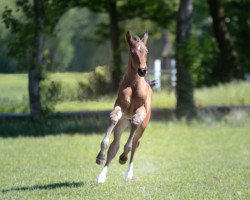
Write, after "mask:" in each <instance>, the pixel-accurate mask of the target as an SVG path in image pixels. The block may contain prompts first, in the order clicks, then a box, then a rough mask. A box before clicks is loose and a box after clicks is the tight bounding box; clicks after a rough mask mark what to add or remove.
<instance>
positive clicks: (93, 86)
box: [78, 66, 110, 99]
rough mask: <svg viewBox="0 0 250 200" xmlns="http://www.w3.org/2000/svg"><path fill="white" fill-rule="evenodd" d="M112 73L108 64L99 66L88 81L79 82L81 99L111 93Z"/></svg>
mask: <svg viewBox="0 0 250 200" xmlns="http://www.w3.org/2000/svg"><path fill="white" fill-rule="evenodd" d="M109 88H110V73H109V70H108V68H107V66H98V67H96V68H95V71H93V72H92V73H91V74H90V76H89V78H88V81H87V82H86V81H80V82H79V83H78V90H79V99H84V98H93V97H97V96H100V95H105V94H107V93H109Z"/></svg>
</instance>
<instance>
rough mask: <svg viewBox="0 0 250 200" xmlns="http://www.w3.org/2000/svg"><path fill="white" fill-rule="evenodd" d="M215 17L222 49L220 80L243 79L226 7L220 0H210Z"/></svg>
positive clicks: (219, 70)
mask: <svg viewBox="0 0 250 200" xmlns="http://www.w3.org/2000/svg"><path fill="white" fill-rule="evenodd" d="M208 4H209V8H210V14H211V16H212V18H213V29H214V36H215V38H216V40H217V43H218V45H219V49H220V62H219V66H218V69H217V72H216V73H217V76H218V80H219V81H221V82H228V81H231V80H232V79H243V73H242V70H241V67H240V63H239V60H238V56H237V52H236V51H235V48H234V45H233V42H232V40H231V37H230V34H229V31H228V29H227V26H226V23H225V14H224V9H223V7H222V6H221V4H220V1H219V0H208Z"/></svg>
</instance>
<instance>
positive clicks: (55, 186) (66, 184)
mask: <svg viewBox="0 0 250 200" xmlns="http://www.w3.org/2000/svg"><path fill="white" fill-rule="evenodd" d="M82 186H84V183H83V182H63V183H51V184H48V185H33V186H30V187H14V188H10V189H3V190H1V192H2V193H6V192H11V191H34V190H54V189H60V188H79V187H82Z"/></svg>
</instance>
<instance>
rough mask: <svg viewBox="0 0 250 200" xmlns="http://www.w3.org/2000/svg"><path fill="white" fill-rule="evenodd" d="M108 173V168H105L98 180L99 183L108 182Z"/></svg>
mask: <svg viewBox="0 0 250 200" xmlns="http://www.w3.org/2000/svg"><path fill="white" fill-rule="evenodd" d="M107 171H108V166H105V167H104V168H103V170H102V172H101V173H100V175H99V177H98V179H97V183H104V182H105V181H106V174H107Z"/></svg>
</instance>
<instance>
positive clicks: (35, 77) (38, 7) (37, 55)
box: [28, 0, 45, 118]
mask: <svg viewBox="0 0 250 200" xmlns="http://www.w3.org/2000/svg"><path fill="white" fill-rule="evenodd" d="M41 3H42V2H41V0H33V9H34V30H33V31H34V32H33V37H34V38H33V45H32V57H31V64H30V68H29V77H28V78H29V79H28V80H29V83H28V84H29V103H30V113H31V115H32V116H33V118H38V117H39V116H41V114H42V105H41V97H40V81H41V80H42V73H41V65H42V63H43V49H44V39H45V38H44V34H43V33H42V28H43V25H44V21H43V14H44V13H43V9H42V4H41Z"/></svg>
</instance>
